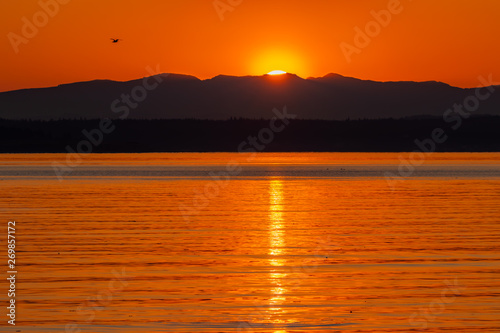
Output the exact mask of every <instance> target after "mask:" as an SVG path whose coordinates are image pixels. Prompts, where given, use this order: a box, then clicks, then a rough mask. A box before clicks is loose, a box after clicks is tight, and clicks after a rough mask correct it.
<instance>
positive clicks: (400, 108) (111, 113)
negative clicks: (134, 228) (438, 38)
mask: <svg viewBox="0 0 500 333" xmlns="http://www.w3.org/2000/svg"><path fill="white" fill-rule="evenodd" d="M157 80H158V81H162V82H161V83H160V84H159V85H158V86H157V87H156V89H153V90H151V91H147V96H144V97H145V99H144V100H143V101H140V102H138V103H136V102H134V100H133V99H132V98H130V100H129V101H128V102H126V98H127V95H131V94H132V93H133V92H134V93H135V94H136V97H138V98H139V99H142V97H143V96H142V95H141V92H144V91H146V90H145V89H143V88H141V87H143V85H144V80H143V79H140V80H133V81H128V82H115V81H107V80H97V81H90V82H79V83H73V84H64V85H60V86H57V87H52V88H40V89H23V90H16V91H10V92H4V93H0V118H4V119H40V120H48V119H63V118H67V119H80V118H82V119H93V118H118V117H120V116H122V117H125V116H127V117H128V118H134V119H188V118H195V119H229V118H231V117H243V118H270V117H272V116H273V114H272V109H273V108H282V107H283V106H284V105H286V106H287V107H288V110H290V112H291V113H293V114H296V115H298V118H302V119H324V120H342V119H347V118H350V119H358V118H371V119H373V118H389V117H392V118H403V117H411V116H416V115H429V116H441V115H442V114H443V113H444V111H445V110H446V109H448V108H450V107H452V106H453V104H454V103H462V102H463V101H464V99H465V98H466V97H467V96H469V95H474V89H462V88H456V87H451V86H449V85H447V84H444V83H440V82H375V81H367V80H359V79H355V78H349V77H344V76H341V75H338V74H329V75H326V76H324V77H320V78H308V79H303V78H300V77H298V76H296V75H294V74H285V75H280V76H270V75H263V76H244V77H235V76H224V75H219V76H216V77H214V78H212V79H208V80H199V79H197V78H196V77H193V76H186V75H179V74H161V75H159V76H157V77H151V78H149V79H148V80H147V81H146V84H147V85H148V86H149V88H152V87H154V86H155V84H156V82H157ZM137 87H138V88H137ZM497 90H500V87H498V89H497ZM477 114H490V115H500V93H497V94H494V95H493V96H492V97H491V98H489V99H488V100H487V101H485V102H482V103H481V106H480V109H479V111H478V112H477Z"/></svg>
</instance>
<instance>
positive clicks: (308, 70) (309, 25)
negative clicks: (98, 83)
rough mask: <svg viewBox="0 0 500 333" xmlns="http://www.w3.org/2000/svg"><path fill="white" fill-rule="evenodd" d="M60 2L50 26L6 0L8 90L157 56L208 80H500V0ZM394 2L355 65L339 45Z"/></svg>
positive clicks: (31, 5)
mask: <svg viewBox="0 0 500 333" xmlns="http://www.w3.org/2000/svg"><path fill="white" fill-rule="evenodd" d="M54 1H56V0H41V2H43V3H45V2H46V3H51V2H54ZM58 1H60V2H63V3H64V2H67V4H60V5H59V7H60V8H59V9H58V12H57V13H55V14H54V15H53V17H50V16H48V15H47V16H46V17H48V20H47V22H43V21H44V14H42V13H40V11H41V10H42V8H41V7H40V4H39V1H38V0H19V1H1V2H0V13H1V14H0V15H1V16H2V19H1V20H0V30H1V31H2V34H3V36H4V37H3V38H2V41H1V43H0V49H1V54H2V61H1V62H0V72H1V82H0V91H6V90H13V89H20V88H29V87H44V86H53V85H57V84H60V83H67V82H74V81H87V80H93V79H113V80H129V79H135V78H140V77H143V76H147V75H148V73H147V71H146V69H145V68H146V67H147V66H151V67H156V65H157V64H159V66H160V69H161V72H172V73H183V74H191V75H194V76H197V77H199V78H202V79H205V78H210V77H213V76H215V75H218V74H228V75H247V74H250V75H260V74H264V73H267V72H269V71H271V70H276V69H280V70H285V71H287V72H292V73H295V74H297V75H299V76H301V77H309V76H323V75H325V74H327V73H331V72H333V73H339V74H342V75H346V76H354V77H358V78H362V79H372V80H381V81H391V80H393V81H396V80H415V81H426V80H438V81H443V82H446V83H449V84H452V85H456V86H461V87H472V86H478V85H480V84H479V81H478V79H477V77H478V76H479V75H483V76H487V75H488V74H490V73H491V74H493V78H497V81H500V61H499V59H500V43H499V38H498V36H500V20H499V19H498V15H499V13H500V1H498V0H475V1H471V0H439V1H436V0H413V1H412V0H401V1H400V4H399V6H396V5H394V4H393V5H389V3H392V2H396V3H397V2H398V1H397V0H390V1H389V0H356V1H353V0H307V1H305V0H302V1H299V0H217V1H219V3H223V4H224V3H225V4H226V6H230V9H232V10H228V11H226V12H224V13H223V14H222V17H223V18H224V20H221V18H220V15H219V13H218V12H217V11H216V9H215V7H214V1H213V0H176V1H169V0H58ZM231 3H232V4H233V5H230V4H231ZM388 6H389V7H391V8H393V10H394V12H397V13H393V14H391V20H390V22H389V23H388V24H386V26H385V27H382V26H381V28H380V31H379V32H377V31H375V30H373V32H372V33H371V34H372V35H373V37H372V38H371V41H370V42H369V43H368V44H367V45H362V46H363V47H358V50H357V53H353V54H351V55H350V58H351V59H350V60H351V61H350V62H349V61H347V59H346V57H345V55H344V53H343V52H342V49H341V47H340V45H341V43H347V44H350V45H352V46H353V47H355V46H356V44H355V41H354V37H355V34H356V32H355V30H354V28H355V27H356V26H358V27H360V28H361V29H362V30H364V29H365V26H366V24H367V23H369V22H370V21H373V20H374V18H373V16H372V14H371V13H370V12H371V11H373V10H374V11H376V12H379V11H380V10H387V8H388ZM33 16H35V17H36V18H37V19H38V23H39V25H40V27H39V28H37V29H38V32H36V33H32V34H33V36H29V35H28V36H26V35H25V37H29V38H26V39H24V40H23V42H20V40H21V39H20V38H25V37H23V32H22V28H23V25H24V23H23V21H22V18H23V17H26V18H27V19H28V20H29V21H30V22H33ZM46 17H45V18H46ZM379 26H380V25H379ZM371 27H372V28H373V29H376V25H373V24H372V25H371ZM25 30H26V29H25ZM25 32H26V31H25ZM29 32H30V31H28V33H29ZM110 37H115V38H122V39H123V41H122V42H120V43H118V44H112V43H111V41H110V40H109V38H110ZM16 43H17V45H16V46H15V47H14V46H13V45H15V44H16ZM344 45H346V44H344ZM359 45H361V44H358V46H359ZM15 48H17V51H18V52H17V53H16V52H15Z"/></svg>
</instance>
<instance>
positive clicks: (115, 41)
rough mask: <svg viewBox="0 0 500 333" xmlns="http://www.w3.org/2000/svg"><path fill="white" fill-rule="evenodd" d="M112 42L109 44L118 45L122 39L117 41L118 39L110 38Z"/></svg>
mask: <svg viewBox="0 0 500 333" xmlns="http://www.w3.org/2000/svg"><path fill="white" fill-rule="evenodd" d="M110 39H111V40H112V42H111V43H118V42H119V41H121V40H122V39H119V38H116V39H115V38H110Z"/></svg>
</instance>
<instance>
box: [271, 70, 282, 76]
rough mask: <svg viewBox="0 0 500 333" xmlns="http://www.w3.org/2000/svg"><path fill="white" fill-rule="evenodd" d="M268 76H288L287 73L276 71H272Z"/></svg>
mask: <svg viewBox="0 0 500 333" xmlns="http://www.w3.org/2000/svg"><path fill="white" fill-rule="evenodd" d="M267 74H268V75H282V74H286V72H285V71H280V70H275V71H270V72H269V73H267Z"/></svg>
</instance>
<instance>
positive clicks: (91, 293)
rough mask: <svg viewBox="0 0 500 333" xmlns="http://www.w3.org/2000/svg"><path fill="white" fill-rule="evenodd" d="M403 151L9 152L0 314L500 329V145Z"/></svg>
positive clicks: (228, 325)
mask: <svg viewBox="0 0 500 333" xmlns="http://www.w3.org/2000/svg"><path fill="white" fill-rule="evenodd" d="M400 158H403V160H404V159H407V158H409V156H408V154H403V155H400V154H360V153H356V154H345V153H344V154H330V153H328V154H316V153H304V154H259V155H257V156H256V157H254V158H253V159H252V156H250V155H243V154H226V153H224V154H222V153H221V154H106V155H88V156H86V157H84V158H83V160H81V161H79V162H80V163H79V164H78V165H77V166H76V167H73V168H68V169H64V170H65V172H64V173H63V175H62V178H61V180H59V179H58V177H56V174H55V172H54V170H53V167H52V163H53V162H54V161H59V163H60V164H59V166H62V165H65V162H64V161H65V159H66V155H64V154H60V155H57V154H40V155H38V154H35V155H1V156H0V187H1V188H0V191H1V201H0V217H1V221H2V222H1V223H3V224H4V226H5V228H3V230H6V226H7V221H8V220H9V219H15V220H16V222H17V224H16V227H17V228H16V229H17V230H16V235H17V248H16V250H17V270H18V272H19V273H18V281H17V304H18V309H17V314H18V315H17V325H16V327H7V317H6V316H5V311H6V310H5V308H4V310H3V312H2V318H3V319H2V322H1V323H0V331H6V332H7V331H16V330H21V331H22V332H65V331H66V332H78V331H81V332H165V331H171V332H238V331H241V332H273V333H285V332H410V331H412V332H413V331H424V330H423V329H425V328H426V329H427V330H425V332H500V298H499V296H500V274H499V273H500V265H499V264H500V154H433V155H431V156H426V157H425V162H424V163H423V164H422V165H421V166H419V167H416V168H415V169H414V170H409V169H408V168H404V167H401V165H400V163H401V160H400ZM66 167H67V166H66ZM398 168H400V170H401V171H402V173H399V172H398ZM387 173H392V176H397V177H399V178H389V181H387V179H386V178H385V175H387ZM4 232H5V231H4ZM1 238H2V239H5V238H6V237H5V236H1ZM1 244H2V249H3V250H2V253H3V254H2V258H4V260H3V261H2V262H4V264H2V267H3V268H1V269H2V270H4V271H7V265H6V255H5V253H6V249H5V248H6V247H5V240H3V241H2V242H1ZM4 275H5V273H4ZM0 288H1V290H0V294H1V295H2V302H3V304H4V305H5V304H7V303H5V302H6V301H7V298H6V293H7V290H8V286H7V284H6V282H5V279H2V282H1V284H0ZM68 324H70V325H73V326H66V325H68Z"/></svg>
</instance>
